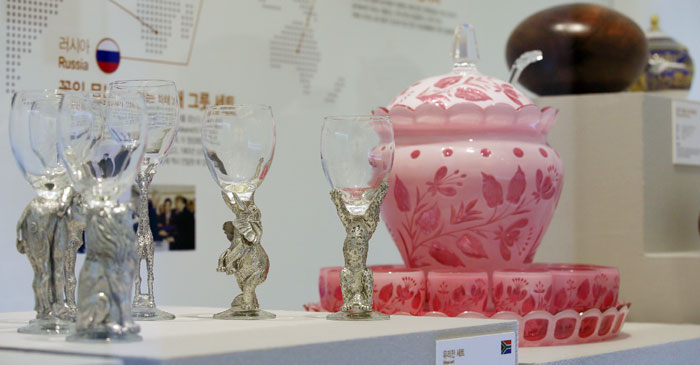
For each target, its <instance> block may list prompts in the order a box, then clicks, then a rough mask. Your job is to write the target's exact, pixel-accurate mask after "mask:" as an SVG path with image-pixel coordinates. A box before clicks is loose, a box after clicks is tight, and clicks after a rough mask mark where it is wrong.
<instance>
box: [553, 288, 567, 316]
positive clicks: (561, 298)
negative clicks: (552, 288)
mask: <svg viewBox="0 0 700 365" xmlns="http://www.w3.org/2000/svg"><path fill="white" fill-rule="evenodd" d="M568 300H569V298H568V296H567V295H566V289H564V288H561V289H559V291H557V293H556V294H554V309H555V311H556V312H559V311H560V310H562V309H564V308H566V303H567V301H568Z"/></svg>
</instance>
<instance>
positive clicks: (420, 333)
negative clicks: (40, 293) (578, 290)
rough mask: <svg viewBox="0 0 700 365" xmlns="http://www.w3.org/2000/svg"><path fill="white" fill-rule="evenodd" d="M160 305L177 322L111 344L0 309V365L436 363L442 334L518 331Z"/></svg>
mask: <svg viewBox="0 0 700 365" xmlns="http://www.w3.org/2000/svg"><path fill="white" fill-rule="evenodd" d="M162 309H164V310H166V311H168V312H171V313H174V314H175V315H176V316H177V319H175V320H174V321H163V322H139V324H140V325H141V335H142V336H143V341H141V342H135V343H112V344H85V343H69V342H66V341H65V340H64V336H37V335H23V334H19V333H17V331H16V330H17V327H20V326H23V325H24V324H25V323H26V322H27V321H28V320H29V319H31V318H32V317H33V316H34V313H32V312H20V313H0V363H1V364H9V363H18V362H20V363H22V364H23V365H27V364H30V363H43V364H47V363H50V364H55V363H58V364H63V363H74V362H73V361H71V359H69V360H65V359H63V360H60V361H62V362H53V360H52V361H51V362H47V361H45V358H44V357H42V356H43V355H44V354H47V353H52V354H54V356H53V358H56V360H57V361H59V359H61V358H63V356H71V358H74V356H76V355H80V356H92V357H99V358H98V359H96V360H97V361H92V362H91V361H89V360H88V361H85V363H96V362H97V363H110V361H114V360H115V359H120V360H122V361H123V362H124V363H127V364H129V363H153V364H158V363H177V364H198V365H201V364H204V363H206V364H211V363H218V364H232V363H236V364H238V363H240V364H326V363H333V364H377V363H393V364H435V357H436V355H435V354H436V340H438V339H449V338H456V337H467V336H477V335H484V334H494V333H508V332H510V333H515V332H516V329H517V323H516V322H515V321H503V320H486V319H462V318H435V317H410V316H392V318H391V320H389V321H377V322H338V321H328V320H326V319H325V316H326V314H327V313H307V312H290V311H274V313H276V314H277V319H275V320H267V321H224V320H214V319H212V318H211V315H212V314H213V313H215V312H218V311H221V309H218V308H196V307H163V308H162ZM514 345H515V344H514ZM513 348H514V349H515V348H516V347H515V346H514V347H513ZM513 352H514V353H515V351H513ZM59 355H60V356H59ZM112 363H113V362H112Z"/></svg>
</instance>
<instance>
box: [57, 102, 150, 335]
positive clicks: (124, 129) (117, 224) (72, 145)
mask: <svg viewBox="0 0 700 365" xmlns="http://www.w3.org/2000/svg"><path fill="white" fill-rule="evenodd" d="M147 126H148V117H147V113H146V106H145V101H144V97H143V95H141V94H140V93H138V92H123V93H116V94H111V93H110V92H108V93H107V94H106V95H105V96H104V97H94V96H92V95H89V94H82V93H67V94H65V95H64V96H63V98H62V100H61V106H60V116H59V118H58V125H57V129H56V131H57V134H58V146H59V148H58V151H59V156H60V158H61V162H62V163H63V165H64V166H65V168H66V171H67V172H68V177H69V178H70V180H71V182H72V183H73V186H74V187H75V189H76V190H77V191H78V192H79V193H80V194H81V195H82V196H83V198H84V200H85V202H86V204H87V206H88V213H87V219H86V221H87V230H86V233H85V237H86V244H87V255H86V257H85V263H84V264H83V268H82V271H81V272H80V281H79V286H78V316H77V324H76V332H75V334H73V335H71V336H69V337H68V338H67V339H68V340H69V341H138V340H140V339H141V337H140V336H139V335H138V332H139V330H140V329H139V326H138V325H136V324H135V323H134V322H133V320H132V317H131V288H132V287H133V286H132V285H133V281H134V276H135V274H136V266H137V264H138V247H137V244H136V237H135V234H134V229H133V226H132V219H131V209H130V207H129V204H128V203H121V202H120V198H123V195H124V194H125V193H128V191H129V188H130V186H131V184H132V182H133V181H134V178H135V177H136V173H137V172H138V170H139V167H140V166H141V161H142V159H143V155H144V151H145V146H146V141H147V138H146V136H147V133H148V129H147Z"/></svg>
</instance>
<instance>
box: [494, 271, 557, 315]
mask: <svg viewBox="0 0 700 365" xmlns="http://www.w3.org/2000/svg"><path fill="white" fill-rule="evenodd" d="M493 284H494V289H493V301H494V305H495V309H496V311H497V312H500V311H509V312H515V313H518V314H519V315H521V316H523V315H526V314H528V313H530V312H532V311H533V310H547V307H548V306H549V302H550V300H551V297H552V276H551V274H550V273H549V272H546V271H543V272H538V273H520V272H508V271H506V272H499V271H496V272H494V274H493Z"/></svg>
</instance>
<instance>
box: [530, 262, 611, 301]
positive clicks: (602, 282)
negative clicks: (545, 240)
mask: <svg viewBox="0 0 700 365" xmlns="http://www.w3.org/2000/svg"><path fill="white" fill-rule="evenodd" d="M531 267H535V268H543V267H549V268H552V267H557V268H567V269H574V270H594V271H597V274H596V277H595V278H594V279H593V281H592V285H591V295H592V297H593V305H592V306H591V308H598V309H600V311H601V312H604V311H605V310H606V309H608V308H610V307H613V306H615V305H617V301H618V294H619V291H620V270H619V269H618V268H617V267H614V266H601V265H588V264H533V265H532V266H531Z"/></svg>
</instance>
